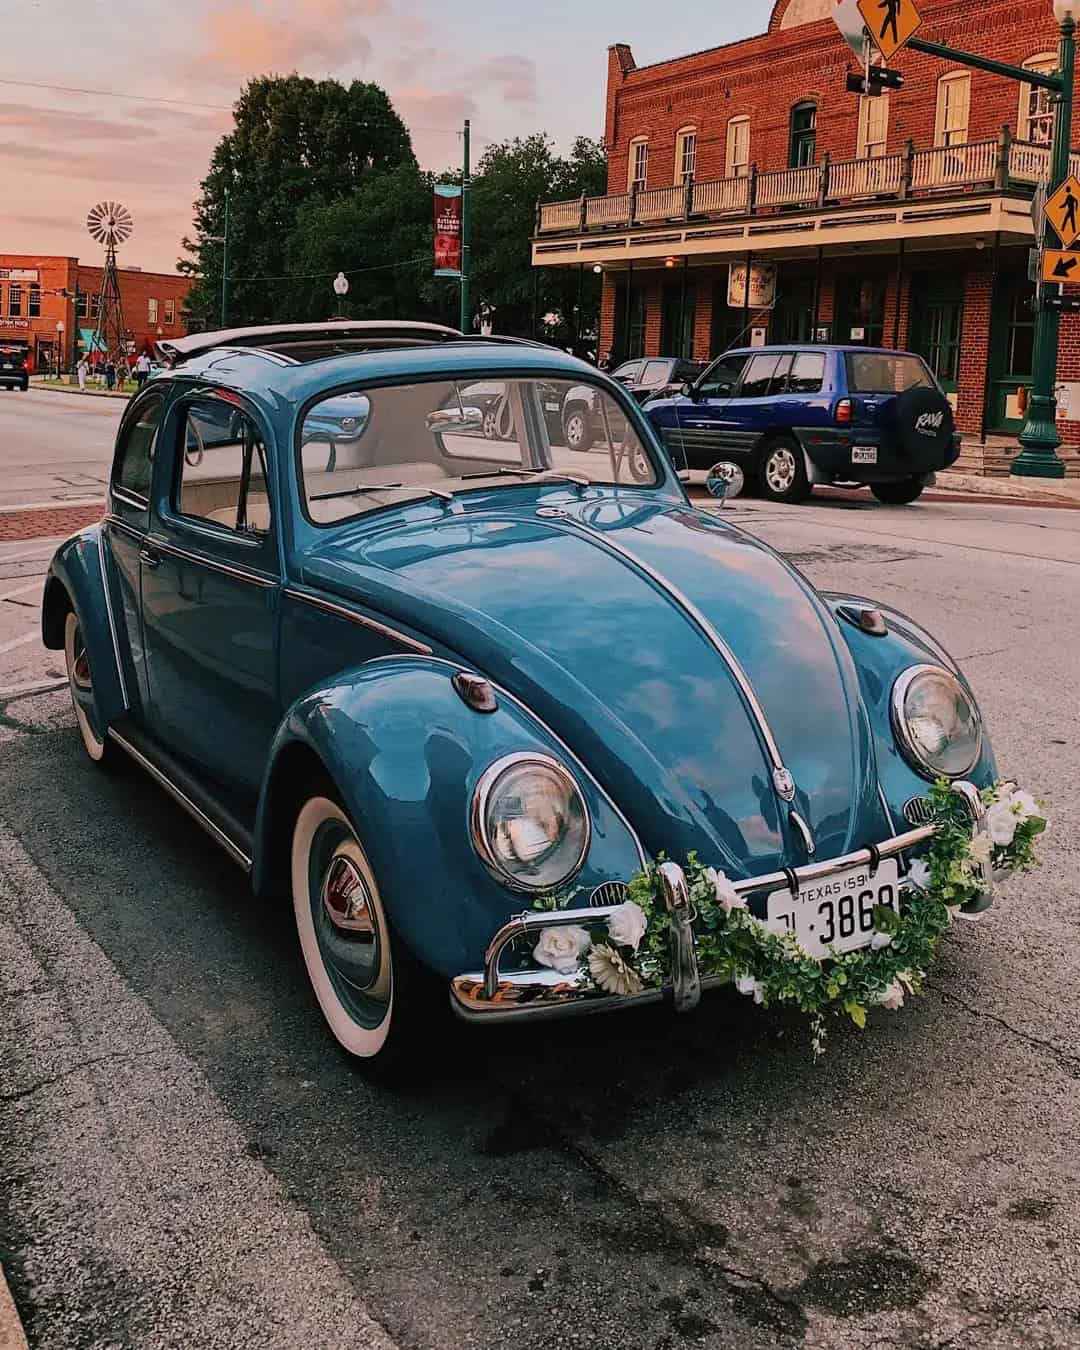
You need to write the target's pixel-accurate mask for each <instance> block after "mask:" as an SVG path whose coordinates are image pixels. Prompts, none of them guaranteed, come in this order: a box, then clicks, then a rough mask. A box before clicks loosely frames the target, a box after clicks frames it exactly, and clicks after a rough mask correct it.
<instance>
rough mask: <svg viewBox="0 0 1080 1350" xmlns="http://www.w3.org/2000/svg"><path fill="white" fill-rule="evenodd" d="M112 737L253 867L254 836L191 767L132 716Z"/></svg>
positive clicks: (232, 854) (111, 730)
mask: <svg viewBox="0 0 1080 1350" xmlns="http://www.w3.org/2000/svg"><path fill="white" fill-rule="evenodd" d="M109 739H110V740H111V741H115V743H116V744H117V745H118V746H119V747H120V749H121V750H123V751H124V753H125V754H128V755H130V756H131V758H132V759H133V760H134V761H135V763H136V764H138V765H139V766H140V768H143V769H145V770H146V772H147V773H148V774H149V775H150V777H151V778H153V779H154V781H155V782H157V783H158V784H160V785H161V787H163V788H164V789H165V791H166V792H167V793H168V794H169V796H170V797H172V798H173V800H174V801H176V802H178V803H179V805H180V806H182V807H183V808H184V810H185V811H186V812H187V813H188V815H189V816H190V817H191V818H192V820H194V821H195V822H196V823H197V824H199V825H201V826H202V827H203V829H204V830H205V831H206V833H207V834H208V835H209V836H210V838H211V839H213V840H214V842H215V843H216V844H220V845H221V847H222V848H223V849H224V850H225V852H226V853H227V854H228V855H229V857H230V858H232V860H233V862H235V863H239V865H240V866H241V867H242V868H243V869H244V871H245V872H250V871H251V867H252V861H251V858H252V849H253V836H252V832H251V831H250V830H249V829H246V828H245V827H244V826H243V825H242V824H241V822H240V821H239V820H237V819H236V817H235V816H234V815H233V814H232V813H231V812H230V811H228V810H226V809H225V808H224V807H223V806H222V805H221V803H220V802H217V801H215V800H214V798H213V797H212V796H211V795H210V794H209V793H208V792H207V790H206V789H205V787H203V785H202V784H201V783H200V782H199V780H198V779H197V778H195V777H194V775H193V774H192V773H191V771H190V770H189V769H187V768H185V766H184V765H182V764H181V763H180V762H179V761H178V760H177V759H175V758H174V757H173V756H172V755H170V754H169V752H168V751H167V750H163V749H162V748H161V746H160V745H157V744H156V743H155V742H153V741H151V740H150V738H149V737H148V736H146V735H144V734H143V732H141V731H140V730H139V729H138V728H137V727H135V726H133V725H132V724H131V722H130V721H129V720H128V719H126V718H125V719H124V720H123V721H121V722H120V724H119V726H112V727H110V728H109Z"/></svg>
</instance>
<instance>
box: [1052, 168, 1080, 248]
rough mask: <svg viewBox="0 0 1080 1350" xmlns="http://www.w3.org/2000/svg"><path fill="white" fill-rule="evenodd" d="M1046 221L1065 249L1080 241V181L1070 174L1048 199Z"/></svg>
mask: <svg viewBox="0 0 1080 1350" xmlns="http://www.w3.org/2000/svg"><path fill="white" fill-rule="evenodd" d="M1046 219H1047V220H1048V221H1049V222H1050V224H1051V225H1052V226H1053V227H1054V233H1055V234H1056V235H1057V237H1058V238H1059V239H1060V240H1061V242H1062V245H1063V246H1064V247H1065V248H1072V246H1073V244H1075V243H1076V241H1077V240H1078V239H1080V179H1078V178H1077V177H1076V175H1075V174H1069V176H1068V178H1066V179H1065V181H1064V183H1062V185H1061V186H1060V187H1059V188H1058V190H1057V191H1056V192H1055V193H1054V194H1053V196H1052V197H1050V198H1048V199H1047V203H1046Z"/></svg>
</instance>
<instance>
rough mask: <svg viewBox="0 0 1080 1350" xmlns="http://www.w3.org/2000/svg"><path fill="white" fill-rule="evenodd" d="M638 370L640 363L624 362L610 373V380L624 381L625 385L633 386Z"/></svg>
mask: <svg viewBox="0 0 1080 1350" xmlns="http://www.w3.org/2000/svg"><path fill="white" fill-rule="evenodd" d="M640 370H641V362H640V361H626V362H624V363H623V365H621V366H619V367H618V368H617V369H615V370H613V371H612V372H611V378H612V379H613V380H625V381H626V382H627V384H633V383H634V382H635V381H636V380H637V377H638V372H639V371H640Z"/></svg>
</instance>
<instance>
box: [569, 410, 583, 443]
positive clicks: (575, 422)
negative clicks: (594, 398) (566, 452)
mask: <svg viewBox="0 0 1080 1350" xmlns="http://www.w3.org/2000/svg"><path fill="white" fill-rule="evenodd" d="M584 432H585V428H584V425H583V424H582V421H581V418H580V417H571V418H570V420H569V421H568V422H567V424H566V442H567V444H568V445H569V447H570V449H571V450H573V449H574V447H575V446H578V445H580V444H581V438H582V436H583V435H584Z"/></svg>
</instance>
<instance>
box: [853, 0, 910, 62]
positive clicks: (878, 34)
mask: <svg viewBox="0 0 1080 1350" xmlns="http://www.w3.org/2000/svg"><path fill="white" fill-rule="evenodd" d="M859 13H860V14H861V15H862V16H863V19H864V20H865V21H866V26H867V28H868V29H869V30H870V36H871V37H872V38H873V39H874V44H875V46H876V47H877V49H878V51H879V52H880V53H881V54H882V56H883V57H884V58H885V60H886V61H890V60H891V59H892V57H893V55H894V54H895V53H896V52H898V51H899V50H900V48H901V47H902V46H903V45H904V43H905V42H910V41H911V39H912V38H913V37H914V36H915V34H916V32H917V31H918V29H919V27H920V25H921V24H922V15H921V14H920V13H919V11H918V9H917V7H916V5H915V0H859Z"/></svg>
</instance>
